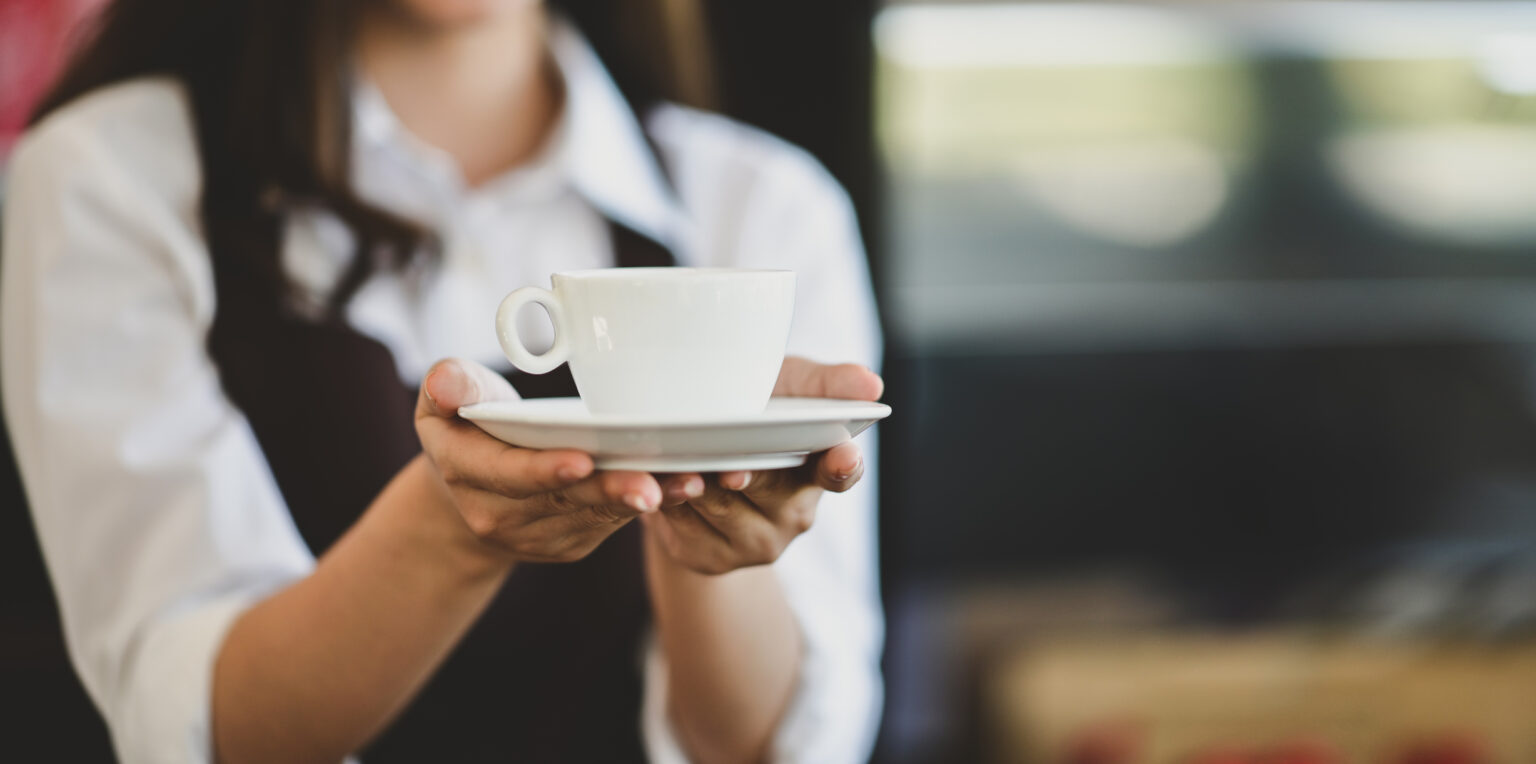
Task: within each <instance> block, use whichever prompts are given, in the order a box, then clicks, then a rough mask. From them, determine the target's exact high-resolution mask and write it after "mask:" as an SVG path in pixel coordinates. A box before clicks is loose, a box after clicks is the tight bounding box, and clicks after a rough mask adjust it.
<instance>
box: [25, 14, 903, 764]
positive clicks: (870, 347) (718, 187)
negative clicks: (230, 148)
mask: <svg viewBox="0 0 1536 764" xmlns="http://www.w3.org/2000/svg"><path fill="white" fill-rule="evenodd" d="M550 46H551V50H552V51H553V53H554V56H555V60H556V61H557V65H558V68H559V70H560V72H561V74H562V76H563V77H564V78H565V83H566V93H567V98H566V104H565V109H564V110H563V113H562V116H561V118H560V122H559V124H558V126H557V129H556V130H555V131H554V133H553V136H554V137H553V138H552V139H551V140H550V141H549V143H548V145H547V146H546V147H545V149H544V151H543V152H542V153H541V155H540V156H539V157H538V158H536V159H535V160H534V161H533V162H531V163H530V164H528V165H527V166H525V167H521V168H519V169H517V170H515V171H512V172H509V173H507V174H506V175H505V176H503V177H500V178H497V179H495V180H492V181H490V182H489V183H486V184H484V185H482V186H480V187H478V188H473V189H471V188H467V187H466V185H465V184H464V182H463V181H462V179H461V177H460V175H459V173H458V171H457V170H456V168H455V166H454V164H453V163H452V162H451V161H450V160H449V159H448V158H447V157H446V156H445V155H443V154H442V153H441V152H439V151H436V150H435V149H433V148H431V147H429V146H426V145H425V144H423V143H421V142H420V141H418V140H416V139H414V138H413V137H412V136H411V135H410V134H408V133H407V132H406V131H405V130H404V129H403V128H402V126H401V125H400V124H399V123H398V122H397V121H396V120H395V118H394V116H393V115H392V113H391V112H390V110H389V108H388V106H387V104H386V103H385V102H384V100H383V99H382V97H380V95H379V94H378V93H377V92H376V91H374V90H373V89H371V88H369V87H367V86H366V85H362V86H359V88H358V89H357V92H356V95H355V99H354V101H355V109H356V117H357V119H356V121H355V135H354V141H353V143H354V149H353V150H354V152H355V156H354V159H355V162H354V166H355V177H354V184H355V185H356V187H357V189H358V190H359V192H360V193H361V194H362V195H363V196H364V197H365V198H367V199H369V200H371V201H373V202H375V203H377V204H380V205H383V206H385V207H387V208H389V209H392V210H395V211H397V212H400V213H402V214H407V215H409V216H411V217H413V218H415V219H417V220H420V221H422V222H424V223H427V224H429V225H431V226H432V227H434V229H436V230H437V231H438V232H439V233H440V235H441V237H442V241H443V243H444V248H443V257H442V259H441V262H440V263H439V264H438V265H436V266H434V267H433V268H432V269H431V270H429V271H427V272H425V273H421V274H416V275H396V274H384V275H381V276H379V277H377V278H375V279H373V280H372V281H370V282H369V283H368V284H367V285H366V286H365V287H364V288H363V289H362V290H361V291H360V292H359V294H358V295H357V297H356V299H355V300H354V301H353V303H352V304H351V306H350V308H349V312H348V318H349V320H350V321H351V323H352V324H353V325H354V326H355V327H356V328H357V329H359V330H360V331H362V332H364V333H365V334H367V335H369V336H372V337H374V338H376V339H378V340H379V341H381V342H383V343H384V344H385V345H386V346H387V347H388V348H389V349H390V350H391V351H392V352H393V353H394V356H395V358H396V360H397V363H398V366H399V371H400V376H401V379H402V380H404V381H407V382H409V383H411V384H413V385H414V384H416V383H417V382H418V381H419V380H420V379H421V376H422V375H423V374H424V373H425V371H426V370H427V367H428V366H429V365H430V364H431V363H432V362H433V361H434V360H436V359H438V358H443V357H449V356H458V357H464V358H470V359H473V360H476V361H480V362H482V363H487V364H491V365H496V366H503V365H505V360H504V358H503V357H502V355H501V352H500V350H499V348H498V345H497V342H496V337H495V332H494V327H493V321H492V317H493V316H494V314H495V311H496V306H497V303H498V302H499V301H500V299H501V298H502V296H504V295H505V294H506V293H507V292H508V291H510V290H511V289H513V288H516V287H518V286H523V285H527V284H540V285H544V284H547V283H548V278H549V274H550V273H552V272H554V271H557V270H569V269H574V268H587V267H600V266H607V265H612V264H613V263H612V258H613V255H612V251H611V246H610V242H609V241H608V233H607V228H606V226H605V223H604V220H605V217H606V218H612V219H615V220H617V221H619V222H621V223H623V224H625V225H628V226H630V227H631V228H633V229H635V230H637V231H639V232H640V233H642V234H645V235H647V236H651V237H653V238H655V239H657V240H658V241H661V242H663V243H665V244H667V245H669V246H670V247H671V248H672V250H673V251H674V252H675V253H676V254H677V255H678V257H679V259H680V260H681V261H682V262H681V264H684V265H715V266H738V267H770V268H789V269H793V270H795V271H796V272H797V273H798V290H797V291H798V295H797V303H796V313H795V320H794V328H793V330H792V336H791V339H790V344H789V351H790V353H791V354H794V355H801V356H806V357H809V358H812V359H815V360H819V361H826V362H834V361H835V362H841V361H855V362H861V363H865V364H869V365H872V366H873V365H875V364H877V362H878V360H879V359H878V357H877V354H878V347H879V341H878V340H879V338H878V330H877V327H876V321H875V316H874V309H873V300H872V297H871V293H870V289H869V283H868V275H867V272H866V267H865V263H864V258H863V253H862V250H861V246H860V243H859V239H858V234H857V229H856V227H855V225H854V220H853V214H852V210H851V207H850V205H849V203H848V200H847V198H846V196H845V195H844V194H843V193H842V191H841V190H840V189H839V188H838V187H837V185H836V184H835V183H834V182H833V181H832V180H831V178H830V177H829V176H828V175H827V174H826V173H825V171H824V170H822V169H821V168H820V167H819V166H818V165H817V164H816V163H815V162H814V161H813V160H812V159H810V158H809V157H808V156H807V155H806V154H804V153H803V152H800V151H798V150H796V149H794V148H792V147H789V146H787V145H785V144H783V143H781V142H779V141H776V140H774V139H772V138H770V137H767V136H765V135H763V134H761V133H758V132H755V131H753V130H751V129H749V128H746V127H743V126H741V125H738V124H736V123H733V122H730V121H728V120H726V119H723V118H720V117H716V116H711V115H706V114H703V113H699V112H695V111H691V110H687V109H683V108H680V107H672V106H667V107H662V108H660V109H658V110H657V111H656V112H654V113H653V114H652V115H650V116H649V117H648V120H647V122H648V124H647V125H646V128H647V129H648V132H649V133H650V136H651V137H652V138H653V139H654V141H655V143H656V144H657V146H658V147H659V149H660V151H661V153H662V155H663V158H664V160H665V161H666V163H667V166H668V170H669V171H670V175H671V178H672V181H673V184H672V185H671V186H669V185H668V183H667V180H666V176H664V175H663V173H662V171H661V168H659V167H658V166H657V164H656V162H655V159H654V157H653V155H652V154H651V152H650V150H649V147H648V146H647V145H646V142H645V139H644V134H643V133H642V132H641V130H642V128H641V126H640V125H639V124H637V122H636V120H635V118H634V116H633V114H632V113H631V112H630V111H629V109H628V108H627V106H626V104H625V102H624V100H623V98H622V97H621V96H620V94H619V93H618V91H617V89H616V88H615V87H614V85H613V83H612V81H611V80H610V79H609V77H608V75H607V73H606V72H605V71H604V70H603V68H602V66H601V64H600V63H599V62H598V61H597V58H596V56H595V55H593V53H592V52H591V50H590V49H589V48H588V47H587V45H586V43H585V41H584V40H582V38H581V37H580V36H579V35H578V34H576V33H575V32H574V31H571V30H569V29H568V28H565V27H563V26H561V25H558V24H557V25H555V26H554V28H553V30H552V33H551V40H550ZM199 172H200V168H199V164H198V160H197V156H196V153H195V149H194V144H193V138H192V133H191V128H190V122H189V116H188V112H187V104H186V100H185V96H184V94H183V92H182V90H181V89H180V87H179V86H178V85H177V84H176V83H174V82H172V81H170V80H167V79H141V80H135V81H131V82H127V83H123V84H119V85H115V86H112V87H108V88H104V89H102V90H100V91H97V92H95V93H92V94H90V95H88V96H86V97H84V98H81V99H79V100H78V101H76V102H74V103H72V104H70V105H69V106H67V107H65V108H64V109H61V110H59V111H58V112H56V113H54V114H53V115H51V116H50V117H49V118H48V119H47V120H45V121H44V122H43V123H42V124H41V125H39V126H38V127H36V128H35V129H33V130H32V131H31V132H30V133H29V134H28V135H27V136H26V137H25V138H24V139H23V140H22V142H21V143H20V145H19V146H18V149H17V151H16V153H15V155H14V156H13V159H12V162H11V165H10V172H9V175H10V178H9V181H10V182H9V189H8V193H7V195H6V197H5V199H6V203H5V210H4V212H5V225H4V233H5V240H4V257H3V262H0V264H3V269H4V270H3V274H0V289H3V291H0V381H3V385H4V388H3V392H4V401H5V406H6V409H5V413H6V417H7V421H8V422H9V424H10V428H11V436H12V438H13V440H14V446H15V451H16V454H17V458H18V461H19V462H20V466H21V472H22V476H23V480H24V483H25V486H26V489H27V495H28V498H29V501H30V503H31V507H32V512H33V516H34V519H35V522H36V526H37V531H38V535H39V537H40V539H41V542H42V547H43V551H44V554H45V557H46V560H47V563H48V567H49V572H50V574H51V576H52V580H53V584H54V589H55V592H56V593H57V595H58V598H59V603H60V607H61V611H62V614H63V619H64V627H65V634H66V639H67V641H68V647H69V652H70V656H71V657H72V659H73V661H74V664H75V667H76V669H77V671H78V672H79V674H80V676H81V677H82V679H83V681H84V683H85V686H86V689H87V690H88V691H89V693H90V695H91V697H92V699H93V700H94V701H95V703H96V705H97V707H98V708H99V709H100V710H101V711H102V713H103V714H104V716H105V717H106V719H107V721H108V724H109V726H110V728H111V732H112V738H113V743H114V746H115V747H116V749H117V752H118V755H119V756H120V758H121V759H122V760H123V761H124V762H127V763H129V764H132V763H134V762H205V761H209V760H210V758H211V753H210V738H209V700H210V697H211V674H212V665H213V661H214V658H215V656H216V654H217V651H218V649H219V645H220V643H221V641H222V639H223V635H224V633H225V630H226V629H227V628H228V627H229V625H230V623H231V622H232V621H233V619H234V618H236V617H237V616H238V615H239V614H240V613H241V612H242V611H243V610H244V609H245V608H247V607H249V606H250V605H251V604H253V603H254V602H256V601H258V600H260V599H261V598H263V597H264V596H267V595H268V594H270V593H272V592H273V591H275V590H277V589H279V588H281V587H283V586H284V585H286V584H288V583H290V582H292V581H293V580H294V579H297V578H300V577H302V576H304V575H306V574H307V573H308V572H309V571H310V570H311V569H312V568H313V566H314V559H313V557H312V555H311V554H310V552H309V550H308V549H307V548H306V547H305V545H304V543H303V541H302V540H301V539H300V537H299V535H298V533H297V530H296V529H295V527H294V523H293V519H292V517H291V516H290V515H289V513H288V510H287V508H286V506H285V505H284V502H283V498H282V495H281V494H280V493H279V491H278V489H277V486H276V484H275V482H274V481H273V477H272V475H271V472H270V470H269V469H268V466H267V462H266V460H265V458H264V457H263V455H262V451H261V449H260V447H259V446H258V445H257V442H256V439H255V437H254V436H253V434H252V432H251V428H250V426H249V424H248V423H247V421H246V420H245V418H244V416H243V415H242V414H241V412H240V410H239V409H237V408H236V407H235V406H233V405H232V404H231V403H230V402H229V400H228V399H227V398H226V397H225V396H224V394H223V392H222V390H221V388H220V385H219V381H218V371H217V369H216V368H215V366H214V364H213V362H212V360H211V359H210V358H209V357H208V354H207V352H206V350H205V347H204V339H205V337H206V334H207V332H208V329H209V326H210V325H211V323H212V320H213V315H214V311H215V309H216V306H215V304H214V300H215V298H214V286H213V275H212V270H211V265H210V263H209V258H208V254H207V251H206V248H205V244H204V241H203V239H202V238H201V235H200V233H199V223H198V218H197V203H198V193H199V188H200V177H199ZM674 187H675V192H674V191H673V188H674ZM349 252H350V249H349V247H348V235H347V233H346V231H345V229H344V228H343V227H342V226H340V225H339V224H338V223H337V221H335V220H334V219H332V218H330V217H329V216H327V215H324V214H318V213H298V214H294V215H292V216H291V218H290V221H289V225H288V230H287V234H286V242H285V245H284V251H283V258H284V263H285V266H286V267H287V268H288V269H289V271H290V273H291V274H292V275H293V276H294V278H295V280H296V281H297V282H298V283H300V284H301V285H303V286H305V287H307V288H309V289H311V290H313V291H314V292H315V293H316V294H319V293H322V292H323V291H324V289H325V288H326V287H327V286H328V285H329V283H330V282H331V280H332V279H334V278H335V277H336V275H337V273H338V272H339V269H340V267H341V265H342V264H343V263H345V261H346V259H347V257H348V256H349V254H348V253H349ZM524 329H525V334H524V336H525V337H536V336H538V335H540V334H541V333H542V334H543V335H544V336H545V337H546V340H547V334H548V328H547V326H545V325H542V324H539V323H538V322H533V323H531V324H530V325H529V326H526V327H524ZM536 344H537V342H530V345H536ZM861 445H862V446H863V447H864V448H865V450H866V453H869V452H871V451H872V447H873V439H871V438H868V437H866V438H864V439H863V440H862V443H861ZM871 461H872V454H871ZM874 482H875V481H874V475H873V474H872V473H871V474H869V475H868V476H866V479H865V480H864V482H863V484H862V485H861V486H859V487H858V488H856V489H855V490H854V491H852V492H850V493H848V494H844V495H828V496H827V497H826V498H825V499H823V501H822V507H821V509H820V511H819V512H818V517H817V522H816V526H815V527H814V528H813V529H812V530H811V531H809V532H808V533H806V534H805V535H804V536H803V537H801V538H800V539H797V540H796V541H795V542H794V544H793V545H791V546H790V548H789V549H788V550H787V551H786V552H785V554H784V555H783V557H782V558H781V559H780V560H779V561H778V562H777V563H775V565H774V569H775V571H776V572H777V573H778V575H779V578H780V581H781V582H782V584H783V587H784V591H785V594H786V596H787V597H788V600H789V603H790V605H791V607H792V609H793V610H794V612H795V614H796V616H797V618H798V621H799V625H800V628H801V630H802V633H803V635H804V640H805V646H806V649H805V652H804V660H803V664H802V666H801V667H800V673H799V684H798V687H797V690H796V693H795V696H794V699H793V701H792V704H791V708H790V709H789V711H788V713H787V714H786V717H785V719H784V721H783V723H782V726H781V728H780V730H779V732H778V735H777V737H776V745H775V751H776V756H775V760H777V761H804V762H818V763H819V762H845V761H846V762H851V761H858V760H862V759H864V758H865V757H867V756H868V753H869V748H870V745H871V742H872V740H873V737H874V731H875V727H876V722H877V719H878V716H879V708H880V698H881V681H880V675H879V653H880V646H881V642H882V628H883V624H882V619H881V615H880V609H879V601H878V592H877V583H876V575H875V551H874V549H875V547H874V544H875V506H874V504H875V497H874V489H873V485H874ZM662 661H663V657H662V656H661V655H659V654H658V652H657V651H656V650H655V649H654V647H652V648H649V655H648V657H647V658H646V659H645V665H646V694H645V702H644V710H643V713H642V717H643V718H642V719H639V720H636V723H637V724H642V726H643V730H644V733H645V741H646V746H647V749H648V752H649V753H650V755H651V757H652V759H653V760H655V761H659V762H675V761H683V760H685V757H684V756H683V754H682V753H681V750H680V749H679V747H678V745H677V742H676V739H675V738H674V736H673V735H672V732H671V730H670V727H669V722H668V721H667V719H666V715H665V712H664V709H665V702H666V692H667V689H666V685H665V674H664V672H663V671H662V668H663V663H662Z"/></svg>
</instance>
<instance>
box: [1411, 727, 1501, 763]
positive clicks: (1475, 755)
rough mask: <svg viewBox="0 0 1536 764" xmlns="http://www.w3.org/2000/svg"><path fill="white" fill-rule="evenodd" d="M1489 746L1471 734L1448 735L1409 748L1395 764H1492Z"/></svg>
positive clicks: (1423, 741) (1422, 741)
mask: <svg viewBox="0 0 1536 764" xmlns="http://www.w3.org/2000/svg"><path fill="white" fill-rule="evenodd" d="M1492 761H1493V758H1492V757H1490V756H1489V755H1488V748H1487V746H1485V745H1483V742H1482V741H1481V740H1479V739H1478V738H1476V737H1475V736H1473V735H1470V734H1447V735H1441V736H1438V737H1433V738H1427V739H1424V740H1421V741H1419V742H1417V743H1414V744H1413V745H1411V746H1409V747H1408V749H1407V750H1405V751H1404V752H1403V754H1402V755H1401V756H1399V757H1398V758H1397V759H1396V761H1395V764H1491V762H1492Z"/></svg>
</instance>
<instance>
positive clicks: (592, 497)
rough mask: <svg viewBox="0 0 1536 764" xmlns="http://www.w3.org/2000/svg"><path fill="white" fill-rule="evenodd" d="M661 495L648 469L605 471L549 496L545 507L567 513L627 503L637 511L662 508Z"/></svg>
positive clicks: (631, 510) (629, 509) (633, 512)
mask: <svg viewBox="0 0 1536 764" xmlns="http://www.w3.org/2000/svg"><path fill="white" fill-rule="evenodd" d="M662 498H663V497H662V491H661V485H660V484H659V483H657V482H656V478H655V476H653V475H651V474H650V473H648V472H632V471H627V470H615V471H611V472H608V471H604V472H597V473H595V474H593V475H592V476H591V477H589V478H588V479H586V480H583V481H581V482H579V483H576V484H575V485H572V486H569V487H567V488H565V489H563V490H561V491H558V492H556V494H555V495H552V496H550V497H549V501H548V502H547V507H546V510H545V511H546V513H547V514H552V515H567V514H576V513H580V512H583V511H589V510H592V509H593V508H595V507H615V506H618V507H624V508H625V509H626V511H627V513H628V514H629V515H636V514H640V513H642V512H653V511H655V510H656V509H658V508H660V507H661V504H662ZM603 512H607V510H603Z"/></svg>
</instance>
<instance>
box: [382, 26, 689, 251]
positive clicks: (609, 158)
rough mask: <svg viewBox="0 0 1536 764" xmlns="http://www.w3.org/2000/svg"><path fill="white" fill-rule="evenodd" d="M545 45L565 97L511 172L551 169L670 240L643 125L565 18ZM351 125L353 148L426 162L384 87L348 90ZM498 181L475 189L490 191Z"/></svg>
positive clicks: (666, 189) (618, 214) (667, 202)
mask: <svg viewBox="0 0 1536 764" xmlns="http://www.w3.org/2000/svg"><path fill="white" fill-rule="evenodd" d="M548 45H549V50H550V54H551V57H552V58H553V60H554V63H555V67H556V69H557V70H558V72H559V74H560V77H561V79H562V81H563V83H564V86H565V103H564V106H563V109H562V111H561V115H560V117H559V122H558V123H557V125H556V127H555V129H554V131H553V132H552V134H551V136H550V140H549V142H548V144H546V146H545V147H544V150H543V151H542V152H541V154H540V156H539V157H536V158H535V159H534V161H533V162H531V163H530V164H529V165H527V166H524V167H520V168H518V169H517V170H513V171H512V173H514V174H515V173H522V174H525V175H526V174H527V171H533V172H536V173H539V174H546V173H552V174H556V175H558V176H560V177H561V179H562V180H563V181H564V182H565V183H567V184H569V186H570V187H572V188H574V189H575V190H576V192H577V193H578V194H580V195H581V196H582V197H583V198H584V199H586V200H587V202H588V203H589V204H591V205H592V206H593V207H594V208H596V209H597V210H598V211H599V212H600V213H602V214H603V216H604V217H607V218H609V219H611V220H614V221H615V222H618V223H620V224H623V225H625V226H627V227H629V228H630V229H632V230H634V231H636V232H637V233H640V234H642V235H645V236H647V237H649V238H652V239H654V240H656V241H658V242H660V243H662V244H666V245H669V246H672V247H674V248H675V247H676V246H677V245H678V244H679V242H678V241H677V239H678V237H679V232H680V231H681V230H682V214H681V210H680V207H679V204H678V202H677V198H676V194H675V192H674V191H673V189H672V187H671V184H670V183H669V182H668V181H667V178H666V175H665V173H664V172H663V171H662V168H661V166H660V164H659V163H658V159H657V157H656V154H655V152H654V151H653V150H652V148H651V144H650V142H649V141H648V140H647V139H646V134H645V132H644V127H643V126H642V125H641V123H640V120H639V119H638V118H637V116H636V114H635V112H634V110H633V109H631V108H630V106H629V103H628V101H626V100H625V98H624V95H623V94H622V93H621V92H620V91H619V88H618V85H617V84H615V83H614V81H613V78H612V77H611V76H610V75H609V74H608V70H607V69H606V68H605V67H604V66H603V64H602V61H600V60H599V59H598V57H597V54H596V52H595V51H593V50H592V47H591V45H590V44H589V43H588V42H587V40H586V38H585V37H583V36H582V34H581V33H580V32H579V31H577V30H576V28H575V26H574V25H572V24H571V23H569V22H567V21H565V20H563V19H560V18H553V19H551V22H550V28H549V35H548ZM352 109H353V129H354V135H355V136H356V139H357V140H358V142H359V143H360V144H361V145H360V146H359V148H368V149H380V150H384V151H390V152H397V153H404V154H406V155H411V156H414V157H415V158H416V159H417V160H419V161H426V158H425V157H424V156H423V154H424V153H427V154H430V153H434V152H432V151H430V150H429V151H427V152H423V149H424V148H429V147H424V146H423V145H422V144H421V142H420V141H419V140H417V139H415V138H414V136H411V135H410V134H409V132H408V131H406V129H405V128H404V126H403V125H401V124H400V122H399V120H398V119H397V118H396V117H395V115H394V112H393V111H391V110H390V108H389V104H388V103H387V102H386V101H385V99H384V97H383V94H381V93H380V92H379V91H378V89H377V88H375V87H374V86H373V85H372V84H371V83H368V82H367V81H366V80H360V81H359V82H358V84H357V86H356V87H354V89H353V95H352ZM499 185H501V184H500V181H499V180H493V181H491V182H490V183H488V184H486V185H485V186H484V187H482V188H481V189H477V190H476V192H475V193H480V192H482V191H483V192H485V193H488V194H491V195H495V194H497V192H498V186H499Z"/></svg>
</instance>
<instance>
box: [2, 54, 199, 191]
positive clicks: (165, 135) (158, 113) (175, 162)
mask: <svg viewBox="0 0 1536 764" xmlns="http://www.w3.org/2000/svg"><path fill="white" fill-rule="evenodd" d="M12 170H13V172H12V179H11V180H12V183H13V184H16V183H30V182H44V183H48V184H50V185H52V186H54V187H53V189H52V190H53V191H54V192H56V193H57V192H65V193H67V192H69V191H70V190H72V189H73V188H75V187H76V185H77V184H79V183H97V182H107V181H112V180H121V179H128V180H131V182H132V183H133V189H134V190H135V191H136V192H139V193H150V194H154V195H159V196H163V197H170V198H173V199H176V200H178V201H187V200H191V199H195V198H196V195H197V191H198V187H199V181H198V164H197V153H196V144H195V142H194V139H193V134H192V128H191V119H190V112H189V109H188V106H187V99H186V95H185V92H184V91H183V89H182V87H181V85H180V84H179V83H177V82H176V81H175V80H173V79H171V78H169V77H139V78H135V79H131V80H125V81H123V82H120V83H115V84H112V85H107V86H105V87H101V88H97V89H95V90H92V91H91V92H89V93H86V94H85V95H82V96H80V97H79V98H76V99H74V100H73V101H70V102H68V103H66V104H64V105H63V106H61V107H59V108H58V109H56V110H54V111H53V112H52V113H50V114H49V115H48V116H46V117H45V118H43V120H42V121H40V122H38V123H37V124H36V125H33V126H32V127H31V128H30V129H29V130H28V131H27V132H26V133H25V134H24V135H23V136H22V138H21V140H20V141H19V142H18V143H17V145H16V150H15V152H14V154H13V155H12ZM17 191H18V189H16V188H14V185H13V188H12V192H13V193H14V192H17Z"/></svg>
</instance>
